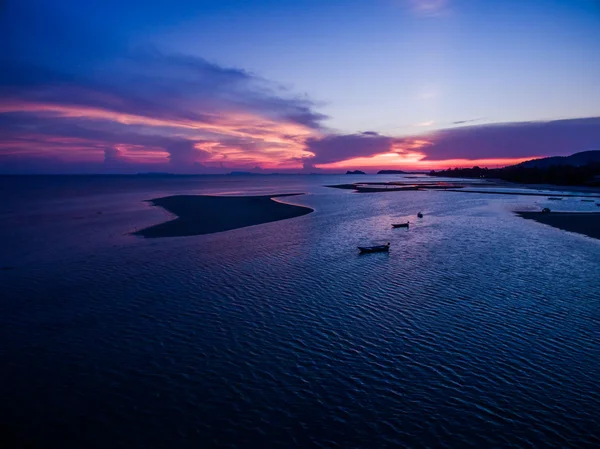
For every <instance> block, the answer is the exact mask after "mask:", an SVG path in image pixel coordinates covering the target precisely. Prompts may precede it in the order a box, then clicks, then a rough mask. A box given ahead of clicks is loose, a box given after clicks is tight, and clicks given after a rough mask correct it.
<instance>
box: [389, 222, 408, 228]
mask: <svg viewBox="0 0 600 449" xmlns="http://www.w3.org/2000/svg"><path fill="white" fill-rule="evenodd" d="M409 224H410V221H407V222H406V223H397V224H392V228H408V225H409Z"/></svg>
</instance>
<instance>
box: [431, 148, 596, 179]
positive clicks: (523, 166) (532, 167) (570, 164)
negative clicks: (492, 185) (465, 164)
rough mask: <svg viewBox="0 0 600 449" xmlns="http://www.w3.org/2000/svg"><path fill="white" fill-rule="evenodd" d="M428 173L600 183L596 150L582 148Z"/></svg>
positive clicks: (464, 176) (461, 176)
mask: <svg viewBox="0 0 600 449" xmlns="http://www.w3.org/2000/svg"><path fill="white" fill-rule="evenodd" d="M429 175H430V176H442V177H447V178H495V179H502V180H504V181H509V182H518V183H522V184H555V185H571V186H574V185H588V186H600V151H584V152H580V153H575V154H572V155H571V156H566V157H546V158H540V159H532V160H530V161H525V162H521V163H520V164H517V165H510V166H508V167H504V168H495V169H489V168H485V167H483V168H482V167H478V166H475V167H472V168H454V169H448V170H439V171H435V170H432V171H431V172H430V173H429Z"/></svg>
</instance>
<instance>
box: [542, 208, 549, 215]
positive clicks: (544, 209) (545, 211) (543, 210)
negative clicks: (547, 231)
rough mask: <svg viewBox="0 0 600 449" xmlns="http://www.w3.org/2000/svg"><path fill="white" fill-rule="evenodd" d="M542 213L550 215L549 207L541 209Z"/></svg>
mask: <svg viewBox="0 0 600 449" xmlns="http://www.w3.org/2000/svg"><path fill="white" fill-rule="evenodd" d="M542 213H543V214H549V213H550V208H549V207H544V208H543V209H542Z"/></svg>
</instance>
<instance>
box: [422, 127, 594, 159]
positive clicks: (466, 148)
mask: <svg viewBox="0 0 600 449" xmlns="http://www.w3.org/2000/svg"><path fill="white" fill-rule="evenodd" d="M428 140H431V142H432V144H431V145H429V146H425V147H424V148H423V149H422V150H421V151H422V152H424V153H425V155H426V156H425V160H428V161H443V160H447V159H471V160H475V159H494V158H508V159H510V158H525V157H535V156H564V155H569V154H573V153H577V152H579V151H585V150H592V149H600V117H592V118H579V119H569V120H554V121H548V122H522V123H500V124H494V125H479V126H468V127H462V128H454V129H445V130H442V131H439V132H437V133H434V134H433V135H431V136H429V137H428Z"/></svg>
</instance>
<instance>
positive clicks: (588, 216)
mask: <svg viewBox="0 0 600 449" xmlns="http://www.w3.org/2000/svg"><path fill="white" fill-rule="evenodd" d="M515 213H516V214H517V215H518V216H520V217H522V218H524V219H526V220H534V221H537V222H538V223H542V224H545V225H548V226H552V227H554V228H558V229H562V230H563V231H569V232H575V233H577V234H583V235H587V236H588V237H591V238H594V239H600V212H549V213H543V212H515Z"/></svg>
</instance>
